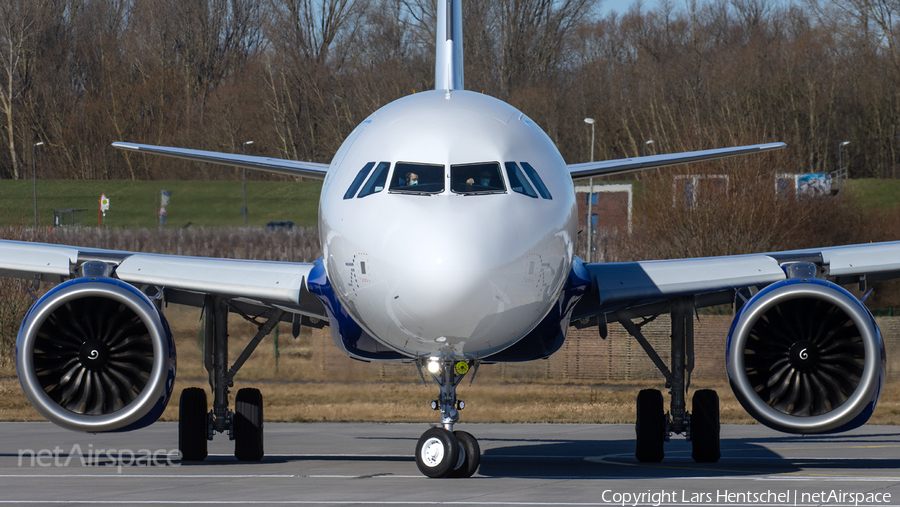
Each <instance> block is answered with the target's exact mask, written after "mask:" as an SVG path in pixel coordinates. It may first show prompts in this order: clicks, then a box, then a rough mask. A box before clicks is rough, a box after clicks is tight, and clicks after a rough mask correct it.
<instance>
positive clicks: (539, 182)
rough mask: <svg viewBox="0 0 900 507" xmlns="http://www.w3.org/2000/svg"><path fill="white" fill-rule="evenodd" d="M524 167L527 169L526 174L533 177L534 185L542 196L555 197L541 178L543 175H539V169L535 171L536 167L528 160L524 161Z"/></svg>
mask: <svg viewBox="0 0 900 507" xmlns="http://www.w3.org/2000/svg"><path fill="white" fill-rule="evenodd" d="M522 169H524V170H525V174H527V175H528V177H529V178H530V179H531V182H532V183H534V186H535V188H537V191H538V193H539V194H541V197H543V198H544V199H553V197H552V196H551V195H550V191H549V190H547V187H545V186H544V182H543V181H542V180H541V177H540V176H538V173H537V171H535V170H534V168H533V167H531V164H529V163H528V162H522Z"/></svg>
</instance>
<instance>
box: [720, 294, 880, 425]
mask: <svg viewBox="0 0 900 507" xmlns="http://www.w3.org/2000/svg"><path fill="white" fill-rule="evenodd" d="M726 365H727V369H728V377H729V379H730V381H731V388H732V390H734V394H735V396H736V397H737V399H738V401H740V403H741V405H743V407H744V409H745V410H747V412H748V413H749V414H750V415H751V416H753V417H754V418H755V419H756V420H757V421H759V422H761V423H763V424H765V425H766V426H768V427H770V428H773V429H776V430H779V431H784V432H788V433H804V434H809V433H833V432H840V431H846V430H850V429H853V428H856V427H858V426H861V425H863V424H865V422H866V421H867V420H868V419H869V417H870V416H871V415H872V412H873V411H874V410H875V404H876V403H877V401H878V396H879V394H880V393H881V387H882V385H883V383H884V375H885V353H884V341H883V340H882V338H881V332H880V331H879V330H878V326H877V325H876V323H875V319H874V318H873V317H872V314H871V313H870V312H869V310H868V309H866V307H865V306H863V305H862V303H860V302H859V301H858V300H857V299H856V298H855V297H854V296H853V295H852V294H850V293H849V292H847V291H846V290H844V289H843V288H842V287H840V286H838V285H835V284H833V283H830V282H826V281H823V280H818V279H789V280H785V281H782V282H776V283H774V284H772V285H769V286H768V287H766V288H764V289H763V290H761V291H759V292H758V293H757V294H756V295H755V296H754V297H753V298H752V299H750V300H749V301H747V303H746V304H745V305H744V306H743V307H742V308H741V310H740V311H739V312H738V314H737V316H736V317H735V319H734V322H733V323H732V325H731V332H730V333H729V335H728V345H727V349H726Z"/></svg>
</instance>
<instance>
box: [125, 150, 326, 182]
mask: <svg viewBox="0 0 900 507" xmlns="http://www.w3.org/2000/svg"><path fill="white" fill-rule="evenodd" d="M112 145H113V147H115V148H119V149H122V150H128V151H136V152H139V153H152V154H154V155H165V156H167V157H175V158H183V159H186V160H195V161H198V162H209V163H212V164H222V165H230V166H234V167H245V168H247V169H256V170H259V171H267V172H272V173H280V174H287V175H288V176H302V177H304V178H313V179H317V180H322V179H325V173H326V172H328V164H319V163H316V162H297V161H294V160H283V159H278V158H268V157H251V156H249V155H234V154H231V153H219V152H215V151H203V150H189V149H186V148H171V147H168V146H153V145H149V144H134V143H122V142H117V143H113V144H112Z"/></svg>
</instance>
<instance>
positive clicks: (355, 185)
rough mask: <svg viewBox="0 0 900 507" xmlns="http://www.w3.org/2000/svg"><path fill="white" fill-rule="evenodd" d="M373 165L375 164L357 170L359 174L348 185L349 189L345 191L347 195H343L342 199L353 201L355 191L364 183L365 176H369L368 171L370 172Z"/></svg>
mask: <svg viewBox="0 0 900 507" xmlns="http://www.w3.org/2000/svg"><path fill="white" fill-rule="evenodd" d="M374 165H375V162H369V163H368V164H366V165H365V166H363V168H362V169H360V170H359V173H358V174H357V175H356V177H355V178H353V183H351V184H350V188H348V189H347V193H345V194H344V199H353V196H354V195H356V191H357V190H359V186H360V185H362V182H363V181H365V179H366V176H368V175H369V171H371V170H372V167H373V166H374Z"/></svg>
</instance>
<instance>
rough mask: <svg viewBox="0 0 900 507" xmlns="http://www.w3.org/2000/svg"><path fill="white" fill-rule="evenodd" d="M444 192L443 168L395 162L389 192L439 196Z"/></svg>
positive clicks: (440, 166)
mask: <svg viewBox="0 0 900 507" xmlns="http://www.w3.org/2000/svg"><path fill="white" fill-rule="evenodd" d="M443 191H444V166H442V165H431V164H415V163H411V162H397V165H395V166H394V175H393V176H392V177H391V192H405V193H412V194H439V193H441V192H443Z"/></svg>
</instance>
